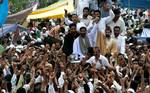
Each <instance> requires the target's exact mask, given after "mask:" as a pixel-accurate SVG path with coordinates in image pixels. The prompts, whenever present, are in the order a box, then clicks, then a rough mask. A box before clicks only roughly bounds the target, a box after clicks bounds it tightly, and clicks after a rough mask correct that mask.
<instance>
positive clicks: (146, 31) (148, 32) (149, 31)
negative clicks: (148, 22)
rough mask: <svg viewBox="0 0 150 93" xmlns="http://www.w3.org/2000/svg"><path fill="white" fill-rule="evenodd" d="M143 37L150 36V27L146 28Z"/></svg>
mask: <svg viewBox="0 0 150 93" xmlns="http://www.w3.org/2000/svg"><path fill="white" fill-rule="evenodd" d="M141 37H150V29H149V28H144V29H143V32H142V34H141Z"/></svg>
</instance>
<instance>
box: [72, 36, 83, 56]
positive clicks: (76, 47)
mask: <svg viewBox="0 0 150 93" xmlns="http://www.w3.org/2000/svg"><path fill="white" fill-rule="evenodd" d="M73 54H75V59H78V55H79V56H80V57H79V58H80V59H82V58H84V57H85V56H84V54H83V53H82V51H81V48H80V42H79V37H78V38H76V39H75V40H74V43H73Z"/></svg>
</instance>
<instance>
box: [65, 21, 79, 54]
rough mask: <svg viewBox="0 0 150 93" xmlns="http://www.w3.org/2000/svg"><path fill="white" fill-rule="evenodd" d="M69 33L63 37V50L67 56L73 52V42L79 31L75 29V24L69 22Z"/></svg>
mask: <svg viewBox="0 0 150 93" xmlns="http://www.w3.org/2000/svg"><path fill="white" fill-rule="evenodd" d="M69 28H70V30H69V33H68V34H67V35H66V36H65V38H64V45H63V49H62V50H63V52H64V53H65V54H66V55H67V56H69V55H70V54H72V52H73V42H74V40H75V39H76V38H77V37H78V36H79V33H78V32H77V31H76V24H70V26H69Z"/></svg>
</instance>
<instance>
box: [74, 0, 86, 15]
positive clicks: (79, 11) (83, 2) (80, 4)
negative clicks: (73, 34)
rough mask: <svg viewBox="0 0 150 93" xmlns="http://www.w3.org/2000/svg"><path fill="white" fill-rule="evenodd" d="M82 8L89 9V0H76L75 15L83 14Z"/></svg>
mask: <svg viewBox="0 0 150 93" xmlns="http://www.w3.org/2000/svg"><path fill="white" fill-rule="evenodd" d="M84 7H89V0H77V10H76V12H77V15H80V14H83V9H84Z"/></svg>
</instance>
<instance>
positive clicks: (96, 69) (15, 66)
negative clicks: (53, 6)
mask: <svg viewBox="0 0 150 93" xmlns="http://www.w3.org/2000/svg"><path fill="white" fill-rule="evenodd" d="M77 1H78V2H75V3H76V7H77V8H76V11H75V12H74V13H68V12H67V10H64V12H65V18H62V19H54V20H49V19H48V20H43V21H39V20H36V21H31V22H30V23H29V26H28V28H29V31H27V32H20V31H19V30H17V31H16V32H14V33H9V34H7V35H5V36H3V37H2V38H1V44H2V45H3V46H4V48H5V51H4V53H3V54H2V55H1V57H0V93H150V39H149V38H147V39H145V40H142V39H139V38H138V37H140V35H141V34H142V32H143V30H142V29H144V28H149V19H147V17H146V15H145V14H144V10H129V9H124V8H120V7H119V6H117V5H115V3H114V4H113V2H110V1H111V0H104V1H103V2H101V4H100V5H99V4H98V2H97V0H77ZM89 1H90V2H89ZM99 7H100V8H99Z"/></svg>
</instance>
